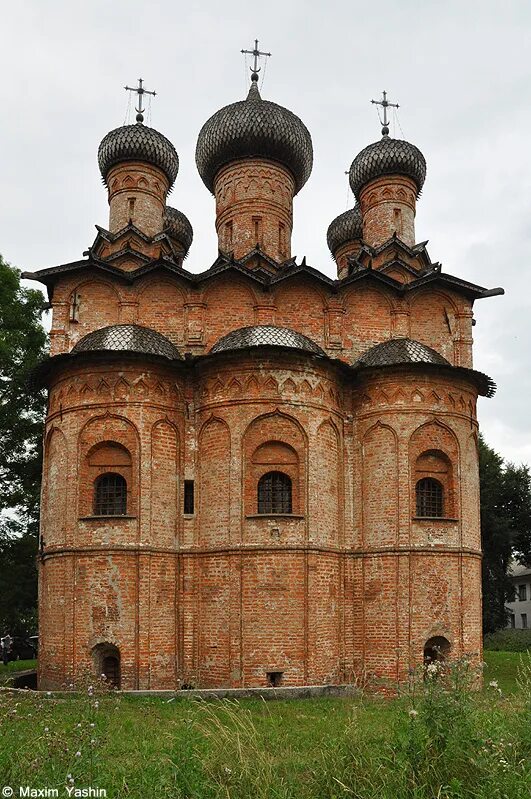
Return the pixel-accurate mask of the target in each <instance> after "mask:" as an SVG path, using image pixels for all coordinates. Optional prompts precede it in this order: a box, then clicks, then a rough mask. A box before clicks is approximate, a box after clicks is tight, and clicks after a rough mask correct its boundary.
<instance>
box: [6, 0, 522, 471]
mask: <svg viewBox="0 0 531 799" xmlns="http://www.w3.org/2000/svg"><path fill="white" fill-rule="evenodd" d="M1 19H2V47H1V49H0V74H1V75H2V89H1V92H2V99H1V107H2V112H1V126H0V136H1V145H2V146H1V148H0V166H1V171H0V174H1V176H2V184H3V185H2V191H1V193H0V252H1V253H2V254H3V256H4V258H6V259H7V260H8V261H9V262H11V263H12V264H14V265H16V266H19V267H20V268H21V269H25V270H35V269H39V268H43V267H47V266H53V265H56V264H61V263H67V262H68V261H72V260H77V259H78V258H80V257H81V256H82V252H83V250H85V249H86V248H87V246H88V245H89V244H91V243H92V241H93V239H94V236H95V229H94V224H96V223H97V224H100V225H103V226H106V225H107V223H108V207H107V198H106V192H105V190H104V188H103V187H102V185H101V179H100V175H99V172H98V167H97V160H96V155H97V149H98V144H99V142H100V140H101V139H102V137H103V136H104V135H105V133H106V132H107V131H108V130H110V129H112V128H114V127H117V126H118V125H121V124H123V123H124V120H125V118H126V114H127V108H128V98H127V93H126V92H125V91H124V89H123V86H125V84H126V83H128V84H129V85H136V79H137V78H138V77H142V78H144V80H145V85H146V87H147V88H154V89H156V91H157V97H156V98H155V99H154V100H153V102H152V106H151V119H149V117H148V119H147V120H146V121H147V122H148V123H150V124H151V125H152V126H153V127H155V128H157V129H158V130H160V131H161V132H162V133H164V134H165V135H166V136H167V137H168V138H169V139H171V141H172V142H173V143H174V144H175V147H176V148H177V151H178V153H179V158H180V171H179V176H178V178H177V182H176V185H175V189H174V191H173V193H172V195H171V196H170V204H171V205H174V206H175V207H177V208H179V209H181V210H182V211H184V212H185V213H186V214H187V216H188V217H189V219H190V221H191V223H192V225H193V228H194V243H193V245H192V249H191V252H190V255H189V258H188V260H187V262H186V266H187V267H188V268H189V269H190V270H191V271H194V272H198V271H202V270H204V269H206V268H208V267H209V266H210V265H211V263H212V262H213V260H214V258H215V256H216V254H217V242H216V236H215V231H214V201H213V198H212V197H211V196H210V195H209V193H208V191H207V190H206V189H205V187H204V186H203V184H202V182H201V180H200V178H199V175H198V174H197V171H196V168H195V162H194V153H195V144H196V140H197V134H198V132H199V129H200V128H201V125H202V124H203V122H205V120H206V119H207V118H208V117H209V116H210V115H211V114H212V113H213V112H214V111H216V110H217V109H218V108H221V106H223V105H226V104H227V103H229V102H233V101H235V100H238V99H242V98H243V97H244V96H245V94H246V90H247V85H248V74H249V73H248V70H247V73H246V66H245V62H244V57H243V56H242V55H240V50H241V49H242V48H251V47H252V44H253V40H254V38H255V37H258V38H259V40H260V45H261V47H262V48H263V49H265V50H269V51H271V53H272V57H271V58H270V59H269V60H268V64H267V68H266V71H265V80H264V83H263V86H262V96H263V97H264V98H266V99H271V100H274V101H275V102H278V103H280V104H282V105H285V106H287V107H288V108H290V109H291V110H293V111H294V112H295V113H297V114H298V115H299V116H300V117H301V118H302V120H303V121H304V122H305V124H306V125H307V127H308V128H309V130H310V132H311V134H312V137H313V143H314V153H315V160H314V169H313V174H312V176H311V178H310V180H309V181H308V183H307V184H306V186H305V187H304V189H303V190H302V191H301V193H300V195H299V196H298V197H297V198H296V200H295V209H294V215H295V218H294V235H293V250H292V251H293V253H294V254H296V255H297V256H298V258H299V259H300V258H301V257H302V256H303V255H306V256H307V260H308V263H309V264H311V265H312V266H314V267H316V268H317V269H320V270H321V271H323V272H325V273H326V274H329V275H333V274H334V271H335V270H334V264H333V262H332V260H331V258H330V255H329V253H328V249H327V247H326V229H327V227H328V224H329V222H330V221H331V220H332V219H333V218H334V216H336V215H337V214H338V213H340V212H341V211H343V210H345V208H346V207H347V203H348V204H349V205H350V204H351V202H352V201H351V199H350V198H349V197H348V191H347V189H348V183H347V178H346V176H345V175H344V171H345V170H346V169H348V167H349V166H350V163H351V161H352V159H353V157H354V156H355V155H356V153H357V152H359V150H361V149H362V148H363V147H364V146H365V145H366V144H368V143H369V142H372V141H375V140H376V139H378V138H379V131H380V127H379V124H378V118H377V114H376V110H375V108H374V107H373V106H371V105H370V102H369V101H370V99H371V98H377V97H379V96H380V94H381V91H382V89H386V90H387V91H388V93H389V99H390V100H392V101H395V102H399V103H400V110H399V112H398V120H399V123H400V127H399V126H398V125H397V124H396V123H394V125H393V124H392V125H391V135H396V136H397V137H402V131H403V136H404V138H407V139H408V140H409V141H411V142H413V143H414V144H416V145H417V146H418V147H420V149H421V150H422V152H423V153H424V155H425V157H426V160H427V164H428V174H427V179H426V184H425V188H424V191H423V194H422V197H421V199H420V202H419V204H418V208H417V223H416V232H417V241H422V240H424V239H429V252H430V255H431V258H432V260H433V261H440V262H442V265H443V270H444V271H445V272H449V273H450V274H454V275H458V276H460V277H463V278H465V279H467V280H471V281H473V282H475V283H479V284H480V285H483V286H486V287H492V286H499V285H502V286H504V288H505V290H506V295H505V297H494V298H491V299H485V300H479V301H478V302H477V303H476V305H475V317H476V319H477V325H476V327H475V328H474V335H475V366H476V368H478V369H480V370H482V371H485V372H487V373H488V374H490V375H491V376H492V377H493V378H494V380H495V381H496V382H497V383H498V392H497V394H496V396H495V398H494V399H492V400H486V399H480V402H479V416H480V424H481V427H482V430H483V433H484V435H485V437H486V439H487V441H488V443H489V444H491V446H493V447H494V448H496V449H497V450H498V451H499V452H500V454H502V455H503V456H504V457H506V458H507V459H512V460H514V461H515V462H517V463H519V462H522V461H525V462H527V463H531V402H530V395H531V377H530V363H531V355H530V350H531V265H530V261H531V146H530V145H529V142H530V140H531V4H530V3H529V2H526V0H512V1H511V0H498V1H497V2H493V0H460V1H459V2H457V0H446V1H445V2H440V1H439V0H438V1H437V2H435V1H434V0H425V1H424V2H414V1H413V0H378V2H375V3H372V4H371V3H367V2H366V1H365V2H358V0H342V1H341V2H334V0H328V2H326V3H324V2H319V3H318V2H315V0H305V1H304V2H303V0H295V1H294V0H268V2H264V3H259V2H256V0H255V2H243V1H242V0H239V1H238V2H230V0H224V2H223V3H221V2H214V1H213V0H202V2H201V3H194V2H193V1H192V2H188V3H183V2H176V1H175V0H172V1H171V2H169V0H161V1H160V2H140V0H109V1H108V2H103V0H91V2H76V1H75V0H62V2H59V0H19V2H18V4H15V3H9V5H8V4H3V8H2V17H1ZM33 285H37V284H33ZM0 288H1V287H0Z"/></svg>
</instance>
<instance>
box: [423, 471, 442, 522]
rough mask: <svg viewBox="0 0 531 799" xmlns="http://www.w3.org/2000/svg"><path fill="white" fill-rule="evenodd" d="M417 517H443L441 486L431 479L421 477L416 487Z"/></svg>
mask: <svg viewBox="0 0 531 799" xmlns="http://www.w3.org/2000/svg"><path fill="white" fill-rule="evenodd" d="M416 495H417V516H424V517H430V518H436V517H439V518H440V517H442V516H444V492H443V487H442V484H441V483H440V482H439V481H438V480H435V479H434V478H433V477H423V478H422V480H419V481H418V483H417V486H416Z"/></svg>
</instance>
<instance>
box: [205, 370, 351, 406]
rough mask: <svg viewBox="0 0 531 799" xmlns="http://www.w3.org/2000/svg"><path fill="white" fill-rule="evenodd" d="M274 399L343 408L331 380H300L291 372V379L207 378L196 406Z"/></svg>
mask: <svg viewBox="0 0 531 799" xmlns="http://www.w3.org/2000/svg"><path fill="white" fill-rule="evenodd" d="M277 397H282V398H283V399H284V400H285V401H290V400H291V401H293V402H317V403H319V404H323V405H327V406H331V407H333V408H334V409H338V410H339V409H341V408H342V407H343V397H342V394H341V391H340V389H339V388H337V387H336V386H334V384H333V383H332V382H331V381H328V380H321V379H318V378H316V377H302V376H301V375H297V373H294V372H293V371H292V372H291V374H290V376H279V374H278V373H263V372H257V373H251V374H248V373H242V374H239V375H233V376H230V375H229V376H227V375H224V374H221V375H216V376H215V377H210V378H209V379H207V380H206V381H205V382H204V383H203V384H202V385H201V386H200V388H199V404H200V405H199V407H201V406H204V405H208V404H209V403H219V402H223V401H227V402H230V401H231V400H255V401H260V400H268V399H270V398H277Z"/></svg>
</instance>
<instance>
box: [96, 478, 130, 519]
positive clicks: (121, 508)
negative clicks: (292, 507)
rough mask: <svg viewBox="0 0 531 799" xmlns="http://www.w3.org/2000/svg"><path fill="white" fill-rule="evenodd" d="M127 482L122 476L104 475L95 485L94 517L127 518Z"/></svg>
mask: <svg viewBox="0 0 531 799" xmlns="http://www.w3.org/2000/svg"><path fill="white" fill-rule="evenodd" d="M126 513H127V482H126V480H125V478H124V477H122V475H121V474H115V473H114V472H110V473H107V474H102V475H101V476H100V477H98V478H97V480H96V482H95V483H94V516H125V514H126Z"/></svg>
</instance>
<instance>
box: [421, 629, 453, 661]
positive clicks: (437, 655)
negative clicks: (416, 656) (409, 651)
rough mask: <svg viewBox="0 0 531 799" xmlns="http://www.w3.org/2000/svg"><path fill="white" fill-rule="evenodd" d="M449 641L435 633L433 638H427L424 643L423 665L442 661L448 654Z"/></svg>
mask: <svg viewBox="0 0 531 799" xmlns="http://www.w3.org/2000/svg"><path fill="white" fill-rule="evenodd" d="M450 649H451V645H450V641H449V640H448V639H447V638H445V637H444V636H443V635H435V636H434V637H433V638H428V640H427V641H426V643H425V644H424V665H425V666H429V665H430V663H437V662H439V663H444V661H445V660H446V658H447V657H448V655H449V654H450Z"/></svg>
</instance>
